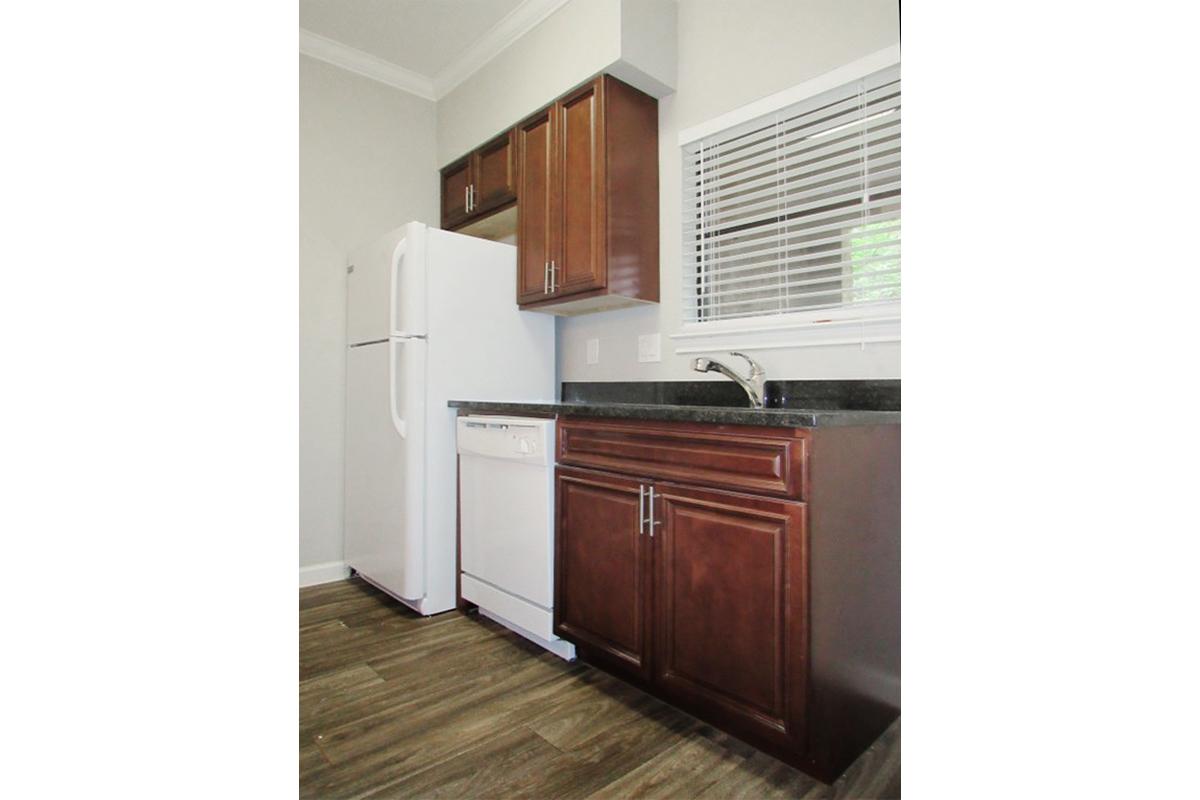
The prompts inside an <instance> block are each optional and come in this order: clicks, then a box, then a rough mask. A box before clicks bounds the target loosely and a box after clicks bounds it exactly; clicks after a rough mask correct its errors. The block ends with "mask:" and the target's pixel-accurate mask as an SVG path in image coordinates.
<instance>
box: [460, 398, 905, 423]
mask: <svg viewBox="0 0 1200 800" xmlns="http://www.w3.org/2000/svg"><path fill="white" fill-rule="evenodd" d="M446 405H447V406H448V407H450V408H455V409H459V410H464V411H474V412H477V413H497V414H515V415H519V414H522V413H525V414H550V415H554V416H560V415H561V416H571V417H600V418H605V419H646V420H656V421H665V422H710V423H716V424H726V425H765V426H769V427H781V428H821V427H835V426H851V425H856V426H867V425H899V424H900V412H899V411H854V410H844V409H774V408H771V409H763V410H758V409H751V408H725V407H721V406H676V405H642V404H634V403H597V404H585V403H523V402H504V401H488V400H450V401H448V402H447V403H446Z"/></svg>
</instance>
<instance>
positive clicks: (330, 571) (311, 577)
mask: <svg viewBox="0 0 1200 800" xmlns="http://www.w3.org/2000/svg"><path fill="white" fill-rule="evenodd" d="M349 577H350V568H349V567H347V566H346V562H344V561H326V562H325V563H324V564H310V565H309V566H307V567H301V568H300V588H301V589H303V588H304V587H305V586H317V585H318V584H322V583H333V582H334V581H344V580H345V579H346V578H349Z"/></svg>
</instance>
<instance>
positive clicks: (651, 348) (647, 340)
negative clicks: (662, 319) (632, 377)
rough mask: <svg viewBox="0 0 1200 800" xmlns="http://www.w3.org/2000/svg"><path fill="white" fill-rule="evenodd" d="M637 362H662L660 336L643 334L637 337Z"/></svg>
mask: <svg viewBox="0 0 1200 800" xmlns="http://www.w3.org/2000/svg"><path fill="white" fill-rule="evenodd" d="M638 361H640V362H641V363H643V364H646V363H649V362H651V361H662V334H658V333H644V334H642V335H641V336H639V337H638Z"/></svg>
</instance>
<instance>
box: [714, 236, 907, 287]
mask: <svg viewBox="0 0 1200 800" xmlns="http://www.w3.org/2000/svg"><path fill="white" fill-rule="evenodd" d="M899 246H900V242H899V241H898V240H897V241H896V242H889V243H888V245H887V247H888V248H891V249H895V250H898V249H899ZM870 249H875V250H882V249H884V247H883V246H878V245H877V246H875V247H874V248H867V247H859V248H854V249H851V250H844V251H840V253H841V255H846V256H849V259H843V260H849V261H851V262H853V265H854V266H861V265H864V264H873V263H875V262H882V261H896V262H899V261H900V253H899V252H890V253H885V254H883V255H871V256H868V255H864V253H865V252H866V251H867V250H870ZM833 255H837V254H834V253H830V254H826V255H824V257H825V258H830V257H831V256H833ZM856 255H857V257H856ZM814 258H817V257H814ZM843 260H839V261H838V262H836V263H830V262H826V263H824V264H815V265H814V264H811V263H810V262H806V261H799V260H798V259H787V258H783V259H775V260H771V261H762V262H759V263H757V264H750V265H747V266H743V267H738V268H733V269H723V270H717V271H714V272H712V273H710V274H709V277H708V278H707V279H706V281H705V286H706V287H707V288H709V289H710V290H711V289H716V288H723V287H726V286H731V285H735V284H739V283H746V282H749V281H755V280H764V279H765V278H767V277H770V276H772V275H782V276H786V275H805V274H811V273H814V272H829V271H830V270H832V269H842V268H843V267H844V266H845V265H844V264H843V263H842V261H843ZM769 268H775V269H774V271H772V272H769V273H766V272H763V270H766V269H769Z"/></svg>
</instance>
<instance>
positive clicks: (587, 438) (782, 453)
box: [558, 420, 808, 499]
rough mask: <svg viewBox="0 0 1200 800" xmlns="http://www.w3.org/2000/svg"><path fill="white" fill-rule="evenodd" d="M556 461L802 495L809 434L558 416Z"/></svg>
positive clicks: (778, 494) (716, 485) (766, 492)
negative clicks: (561, 417) (562, 418)
mask: <svg viewBox="0 0 1200 800" xmlns="http://www.w3.org/2000/svg"><path fill="white" fill-rule="evenodd" d="M558 431H559V432H558V461H559V463H560V464H570V465H574V466H581V467H591V468H593V469H603V470H611V471H614V472H623V473H627V474H631V475H643V476H646V477H648V478H661V479H667V480H676V481H681V482H685V483H689V484H694V485H699V486H711V487H714V488H719V489H733V490H735V491H744V492H750V493H753V494H760V495H771V496H775V497H785V498H795V499H802V498H803V497H804V495H805V484H806V481H805V479H804V477H805V471H806V452H807V444H808V439H807V437H806V436H805V435H802V434H797V433H796V432H794V431H791V430H777V429H771V428H751V427H746V428H742V429H739V430H731V429H730V428H729V427H718V426H712V425H695V424H690V423H674V424H673V423H660V424H647V423H635V424H630V423H619V422H598V421H593V420H560V421H559V429H558Z"/></svg>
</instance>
